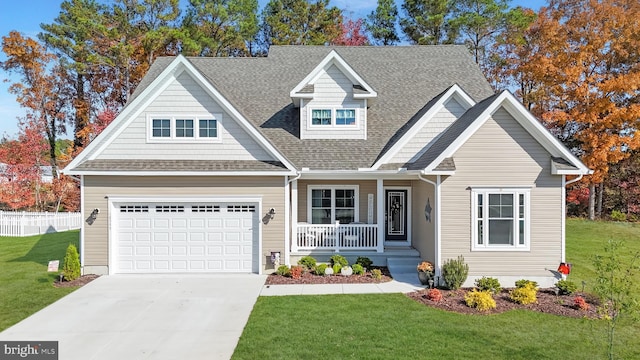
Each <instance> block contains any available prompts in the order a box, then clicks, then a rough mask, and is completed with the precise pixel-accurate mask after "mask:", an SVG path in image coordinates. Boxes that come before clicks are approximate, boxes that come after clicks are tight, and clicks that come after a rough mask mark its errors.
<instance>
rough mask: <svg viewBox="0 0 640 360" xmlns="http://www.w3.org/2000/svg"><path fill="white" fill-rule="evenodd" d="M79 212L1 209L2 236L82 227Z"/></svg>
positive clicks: (0, 228) (37, 233) (0, 232)
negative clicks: (11, 210)
mask: <svg viewBox="0 0 640 360" xmlns="http://www.w3.org/2000/svg"><path fill="white" fill-rule="evenodd" d="M81 225H82V214H80V213H79V212H64V213H62V212H59V213H49V212H24V211H23V212H6V211H0V236H32V235H39V234H45V233H53V232H58V231H67V230H74V229H80V226H81Z"/></svg>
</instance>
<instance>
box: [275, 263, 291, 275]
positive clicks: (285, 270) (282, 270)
mask: <svg viewBox="0 0 640 360" xmlns="http://www.w3.org/2000/svg"><path fill="white" fill-rule="evenodd" d="M276 274H278V275H280V276H290V275H291V270H289V267H288V266H287V265H280V266H278V269H277V270H276Z"/></svg>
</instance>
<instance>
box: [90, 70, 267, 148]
mask: <svg viewBox="0 0 640 360" xmlns="http://www.w3.org/2000/svg"><path fill="white" fill-rule="evenodd" d="M214 114H221V115H222V119H218V135H219V137H220V140H219V141H210V142H204V141H203V142H195V141H190V140H188V139H187V140H184V141H164V142H162V143H157V142H156V143H154V142H148V141H147V137H148V136H147V135H148V134H149V132H150V131H151V129H150V128H149V126H150V124H149V116H152V117H156V118H163V117H166V118H169V117H176V118H181V117H182V118H186V119H190V118H191V119H193V118H194V116H204V115H210V116H212V115H214ZM194 120H195V119H194ZM172 126H173V125H172ZM123 158H127V159H165V160H183V159H196V160H274V159H273V156H271V155H269V154H268V153H267V151H265V150H264V148H263V147H262V146H261V145H260V144H259V143H258V142H257V141H256V140H254V139H253V138H252V137H251V136H250V135H249V134H248V133H247V132H246V131H245V130H244V129H243V128H242V127H241V126H240V125H239V124H238V123H237V122H236V120H235V119H233V118H232V117H231V116H229V115H228V114H227V113H226V112H224V111H223V109H222V107H221V106H220V105H219V104H218V103H217V102H216V101H215V100H214V99H213V98H212V97H211V96H210V95H209V94H208V93H207V92H206V91H205V90H204V89H203V88H202V87H201V86H200V85H199V84H198V83H196V82H195V81H194V80H193V78H192V77H191V76H190V75H189V74H187V73H186V72H183V73H182V74H180V75H179V76H178V77H177V78H176V79H175V80H173V81H172V82H171V84H169V86H168V87H167V88H166V89H165V90H163V91H162V92H161V93H160V94H159V95H158V96H157V97H156V98H155V99H154V100H153V101H152V102H151V104H150V105H149V106H148V107H147V108H146V109H144V110H143V111H142V112H141V113H140V115H138V116H137V117H136V118H135V119H133V121H131V123H129V125H128V126H127V128H125V129H124V130H123V131H122V132H121V133H120V134H119V136H118V137H117V138H115V139H114V140H113V141H112V142H111V143H110V144H109V145H108V146H107V147H106V148H105V149H104V151H103V152H102V153H100V154H99V156H98V157H97V159H123Z"/></svg>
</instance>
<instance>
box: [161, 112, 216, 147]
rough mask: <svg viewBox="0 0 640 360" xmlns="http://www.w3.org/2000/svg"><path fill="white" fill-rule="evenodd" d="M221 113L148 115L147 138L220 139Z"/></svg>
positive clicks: (204, 140)
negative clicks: (173, 115)
mask: <svg viewBox="0 0 640 360" xmlns="http://www.w3.org/2000/svg"><path fill="white" fill-rule="evenodd" d="M220 118H221V115H219V114H218V115H204V116H180V117H169V116H167V117H165V116H149V135H148V140H149V141H151V142H154V141H180V142H185V141H193V142H210V141H214V142H216V141H220V136H219V135H220V122H219V119H220Z"/></svg>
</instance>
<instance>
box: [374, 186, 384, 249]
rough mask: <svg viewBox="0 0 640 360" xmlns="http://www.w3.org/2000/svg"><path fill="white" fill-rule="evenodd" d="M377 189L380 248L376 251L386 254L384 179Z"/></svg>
mask: <svg viewBox="0 0 640 360" xmlns="http://www.w3.org/2000/svg"><path fill="white" fill-rule="evenodd" d="M376 188H377V194H378V195H377V198H378V201H377V206H376V209H378V213H377V215H376V223H378V244H377V245H378V246H377V248H376V251H378V252H379V253H381V252H384V227H385V226H384V224H385V219H384V181H383V180H382V179H378V180H377V183H376Z"/></svg>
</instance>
